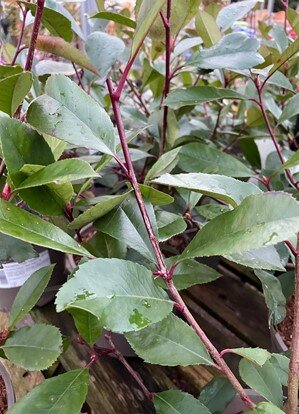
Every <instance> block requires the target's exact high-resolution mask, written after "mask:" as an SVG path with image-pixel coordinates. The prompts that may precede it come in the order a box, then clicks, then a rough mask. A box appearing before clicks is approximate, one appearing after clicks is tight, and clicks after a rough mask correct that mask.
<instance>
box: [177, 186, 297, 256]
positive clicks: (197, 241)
mask: <svg viewBox="0 0 299 414" xmlns="http://www.w3.org/2000/svg"><path fill="white" fill-rule="evenodd" d="M219 229H221V232H220V233H219ZM298 230H299V203H298V202H297V201H296V200H295V199H294V198H292V197H291V196H289V195H287V194H284V193H279V192H277V193H271V192H269V193H265V194H258V195H252V196H249V197H247V198H246V199H245V200H243V202H242V203H241V204H240V205H239V206H238V207H237V208H236V209H235V210H233V211H229V212H227V213H224V214H222V215H221V216H218V217H216V218H214V219H213V220H212V221H210V222H209V223H207V224H206V225H205V226H204V227H203V228H202V229H201V230H200V231H199V232H198V233H197V234H196V236H195V237H194V239H193V240H192V241H191V242H190V244H189V246H187V248H186V249H185V251H184V252H183V253H182V255H181V260H184V259H189V258H192V257H197V256H198V257H204V256H214V255H226V254H234V253H242V252H245V251H249V250H251V249H253V248H259V247H263V246H270V245H275V244H277V243H279V242H281V241H284V240H288V238H289V237H293V236H294V235H295V234H296V232H297V231H298Z"/></svg>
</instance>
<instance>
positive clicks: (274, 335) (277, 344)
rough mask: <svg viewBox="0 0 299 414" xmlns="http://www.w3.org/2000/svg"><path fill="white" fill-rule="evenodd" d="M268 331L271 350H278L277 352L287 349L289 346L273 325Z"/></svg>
mask: <svg viewBox="0 0 299 414" xmlns="http://www.w3.org/2000/svg"><path fill="white" fill-rule="evenodd" d="M270 332H271V344H272V351H273V352H279V353H281V352H286V351H288V349H289V348H288V347H287V346H286V344H285V343H284V341H283V339H282V337H281V335H280V333H279V332H278V331H277V330H276V329H275V328H274V327H273V326H271V328H270Z"/></svg>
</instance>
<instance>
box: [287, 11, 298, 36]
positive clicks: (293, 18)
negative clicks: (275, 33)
mask: <svg viewBox="0 0 299 414" xmlns="http://www.w3.org/2000/svg"><path fill="white" fill-rule="evenodd" d="M287 18H288V21H289V23H290V25H291V26H292V28H293V29H294V31H295V33H296V34H297V35H299V13H298V12H297V11H296V10H294V9H291V8H290V7H288V9H287Z"/></svg>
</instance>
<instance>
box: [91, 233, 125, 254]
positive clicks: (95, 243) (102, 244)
mask: <svg viewBox="0 0 299 414" xmlns="http://www.w3.org/2000/svg"><path fill="white" fill-rule="evenodd" d="M83 246H84V247H85V248H86V249H88V250H89V251H90V253H91V254H92V255H93V256H95V257H105V258H113V257H115V258H117V259H124V258H125V256H126V252H127V246H126V245H125V244H124V243H122V242H121V241H119V240H117V239H114V238H113V237H111V236H109V234H105V233H101V232H100V231H97V232H96V233H95V235H94V236H93V237H92V239H91V240H90V241H89V242H88V243H83Z"/></svg>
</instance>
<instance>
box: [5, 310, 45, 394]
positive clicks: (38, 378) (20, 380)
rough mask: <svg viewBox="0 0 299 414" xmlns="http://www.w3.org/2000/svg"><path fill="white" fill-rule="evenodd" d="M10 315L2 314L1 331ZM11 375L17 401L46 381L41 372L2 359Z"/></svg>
mask: <svg viewBox="0 0 299 414" xmlns="http://www.w3.org/2000/svg"><path fill="white" fill-rule="evenodd" d="M7 323H8V315H7V313H5V312H0V331H1V330H2V329H3V328H4V327H5V326H7ZM0 361H1V362H2V364H3V365H4V366H5V368H6V369H7V371H8V372H9V374H10V377H11V380H12V383H13V388H14V392H15V397H16V400H18V399H20V398H22V397H24V395H26V394H27V393H28V392H29V391H30V390H31V389H32V388H34V387H35V386H36V385H38V384H40V383H41V382H43V381H44V376H43V374H42V373H41V372H40V371H31V372H29V371H26V370H25V369H23V368H20V367H18V366H17V365H15V364H13V363H12V362H10V361H7V360H6V359H2V358H0Z"/></svg>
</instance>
